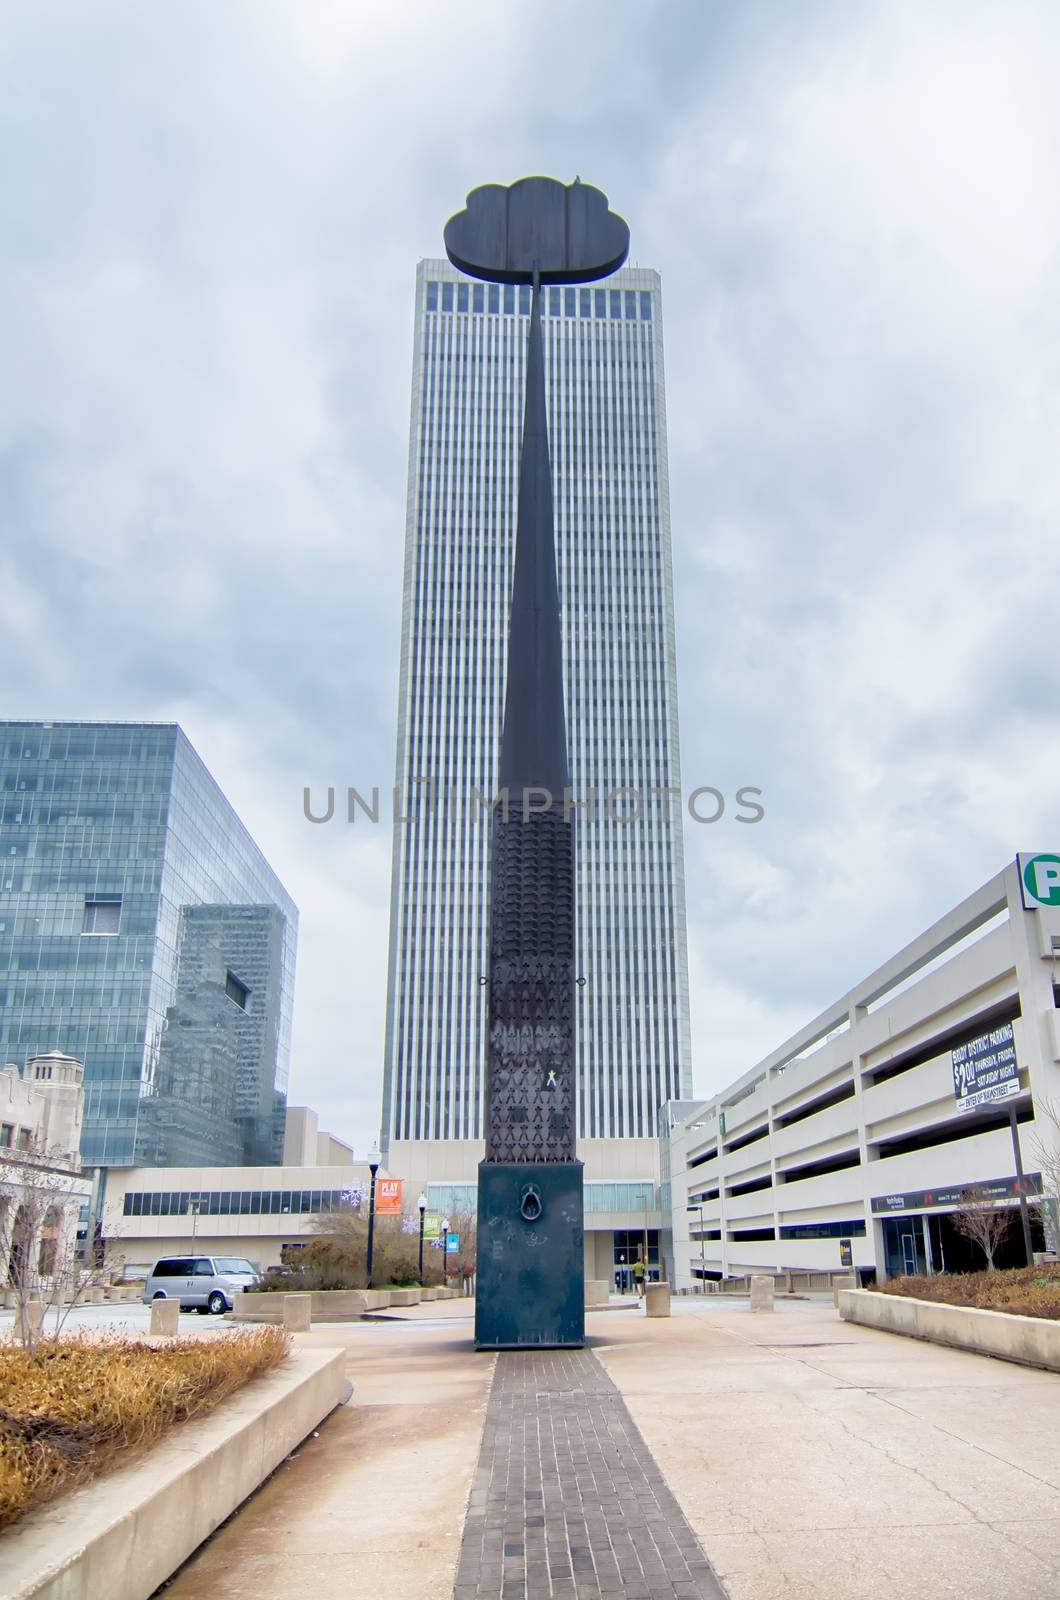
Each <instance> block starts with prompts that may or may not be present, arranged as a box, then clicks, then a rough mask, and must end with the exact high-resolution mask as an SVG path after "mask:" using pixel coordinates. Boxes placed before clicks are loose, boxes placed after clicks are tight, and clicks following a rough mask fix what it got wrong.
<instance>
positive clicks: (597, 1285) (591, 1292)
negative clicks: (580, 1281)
mask: <svg viewBox="0 0 1060 1600" xmlns="http://www.w3.org/2000/svg"><path fill="white" fill-rule="evenodd" d="M610 1297H611V1285H610V1284H609V1283H608V1281H607V1279H606V1278H586V1280H585V1305H586V1309H588V1308H589V1306H606V1305H607V1303H608V1300H609V1299H610Z"/></svg>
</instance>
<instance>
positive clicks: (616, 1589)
mask: <svg viewBox="0 0 1060 1600" xmlns="http://www.w3.org/2000/svg"><path fill="white" fill-rule="evenodd" d="M723 1593H724V1591H723V1590H722V1589H721V1588H720V1586H719V1584H718V1582H717V1580H716V1578H715V1577H714V1574H713V1572H712V1571H711V1569H710V1566H709V1564H708V1562H707V1560H706V1557H705V1556H704V1555H703V1552H702V1550H701V1549H700V1547H699V1543H698V1541H697V1539H696V1536H695V1534H694V1533H693V1532H692V1530H691V1528H690V1527H689V1525H688V1523H687V1522H686V1521H685V1518H684V1516H683V1514H682V1512H681V1511H680V1509H679V1507H678V1505H677V1502H676V1501H675V1499H674V1497H673V1495H672V1494H671V1493H670V1491H669V1489H668V1488H667V1487H666V1483H665V1482H664V1480H663V1477H662V1474H661V1473H660V1472H659V1469H658V1467H657V1466H656V1465H655V1461H654V1459H653V1457H652V1456H651V1454H650V1453H649V1451H648V1448H647V1446H646V1445H645V1443H644V1440H643V1439H642V1438H641V1436H640V1433H639V1432H638V1430H637V1428H636V1426H635V1424H634V1422H633V1419H632V1417H631V1416H630V1414H629V1412H628V1411H627V1409H626V1404H625V1401H624V1400H623V1399H622V1397H621V1395H620V1394H619V1392H618V1390H617V1389H616V1388H615V1386H614V1384H613V1383H612V1382H611V1379H610V1378H609V1377H608V1376H607V1374H606V1373H605V1372H604V1370H603V1368H602V1366H601V1365H600V1363H599V1361H597V1359H596V1357H595V1356H594V1355H592V1354H591V1353H590V1352H589V1351H588V1350H576V1351H566V1350H547V1351H545V1350H543V1351H540V1352H534V1353H526V1354H523V1353H519V1354H514V1353H505V1354H501V1355H499V1356H498V1357H497V1368H496V1372H495V1375H494V1379H493V1387H492V1389H491V1391H490V1399H489V1405H488V1407H487V1410H486V1425H485V1430H484V1432H483V1437H482V1449H481V1452H480V1454H479V1461H478V1468H477V1470H476V1472H475V1477H474V1479H473V1481H472V1485H471V1498H470V1501H469V1506H468V1513H467V1521H466V1523H465V1524H464V1537H463V1542H462V1544H461V1547H460V1561H459V1565H458V1567H457V1574H456V1588H455V1591H454V1600H553V1597H556V1600H560V1597H564V1600H722V1597H723Z"/></svg>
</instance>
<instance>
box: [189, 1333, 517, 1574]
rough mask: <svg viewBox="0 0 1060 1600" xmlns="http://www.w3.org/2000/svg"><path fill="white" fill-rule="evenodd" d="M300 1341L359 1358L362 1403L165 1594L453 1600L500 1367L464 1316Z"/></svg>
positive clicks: (306, 1449)
mask: <svg viewBox="0 0 1060 1600" xmlns="http://www.w3.org/2000/svg"><path fill="white" fill-rule="evenodd" d="M468 1303H469V1302H465V1303H464V1304H465V1305H466V1304H468ZM446 1304H451V1305H458V1304H460V1302H457V1301H452V1302H445V1301H442V1302H439V1304H438V1309H439V1310H441V1309H442V1307H444V1306H445V1305H446ZM416 1309H419V1308H416ZM429 1309H431V1308H430V1306H424V1307H423V1310H424V1311H427V1310H429ZM299 1342H300V1343H307V1344H312V1345H321V1346H327V1345H330V1346H343V1347H344V1348H345V1349H346V1350H347V1351H348V1357H347V1369H346V1370H347V1373H348V1376H349V1378H350V1381H351V1382H352V1383H353V1385H354V1394H353V1398H352V1400H351V1401H350V1403H349V1404H348V1405H346V1406H343V1407H340V1408H339V1409H338V1410H337V1411H335V1412H333V1414H332V1416H331V1417H330V1418H329V1419H328V1420H327V1421H326V1422H325V1423H323V1424H322V1425H321V1427H320V1429H319V1432H318V1435H317V1437H315V1438H310V1439H308V1440H306V1442H305V1444H303V1445H302V1446H301V1448H300V1449H299V1450H298V1451H296V1452H295V1454H294V1456H293V1457H291V1458H290V1459H289V1460H288V1461H287V1462H286V1463H285V1464H284V1465H283V1466H282V1467H280V1468H279V1469H278V1470H277V1471H276V1472H275V1473H274V1474H273V1476H272V1477H271V1478H270V1479H269V1480H268V1482H267V1483H266V1484H264V1485H263V1487H262V1488H261V1489H260V1490H259V1491H258V1493H257V1494H256V1495H254V1496H253V1498H252V1499H251V1500H249V1501H247V1503H246V1505H245V1506H244V1508H243V1510H242V1511H240V1512H237V1514H236V1515H235V1516H234V1517H232V1518H231V1520H230V1521H229V1522H227V1523H226V1524H225V1525H224V1526H223V1527H222V1528H220V1529H218V1531H217V1533H216V1534H214V1536H213V1538H212V1539H210V1540H209V1542H208V1543H207V1544H205V1545H204V1546H203V1547H202V1549H201V1550H200V1551H199V1553H198V1555H196V1556H193V1557H192V1559H191V1560H190V1561H189V1562H187V1563H186V1565H185V1566H184V1567H182V1568H181V1571H180V1572H179V1573H178V1574H177V1576H176V1578H174V1579H173V1580H172V1581H171V1582H170V1583H169V1584H168V1585H166V1586H164V1587H163V1589H162V1590H160V1591H159V1593H160V1594H164V1595H165V1597H166V1600H201V1597H202V1596H203V1595H205V1594H209V1595H210V1596H212V1597H213V1600H247V1597H248V1596H253V1597H254V1600H281V1597H282V1600H290V1597H291V1596H292V1595H295V1596H306V1595H312V1596H313V1597H314V1600H331V1597H332V1596H345V1595H350V1596H352V1595H362V1594H363V1595H371V1596H372V1600H451V1596H452V1592H453V1575H454V1573H455V1570H456V1561H457V1555H458V1552H459V1548H460V1537H461V1532H462V1529H463V1523H464V1513H465V1510H466V1507H467V1498H468V1491H469V1489H470V1484H471V1476H472V1473H473V1472H474V1468H475V1462H476V1460H477V1457H478V1450H479V1441H480V1438H481V1434H482V1422H483V1416H484V1414H485V1407H486V1399H487V1396H488V1392H489V1384H490V1378H491V1376H492V1372H493V1358H492V1357H491V1356H488V1355H476V1354H475V1352H474V1349H473V1347H472V1343H471V1331H470V1327H469V1326H468V1325H467V1323H466V1322H465V1323H461V1322H459V1321H456V1320H455V1319H454V1320H453V1325H452V1329H451V1330H450V1328H448V1327H446V1326H444V1325H442V1326H437V1325H435V1326H417V1325H416V1323H415V1322H412V1323H411V1325H408V1324H404V1323H402V1322H397V1321H395V1322H374V1321H371V1320H369V1321H367V1322H358V1323H344V1324H332V1325H330V1326H324V1327H321V1328H314V1329H313V1331H312V1332H311V1333H309V1334H302V1335H299Z"/></svg>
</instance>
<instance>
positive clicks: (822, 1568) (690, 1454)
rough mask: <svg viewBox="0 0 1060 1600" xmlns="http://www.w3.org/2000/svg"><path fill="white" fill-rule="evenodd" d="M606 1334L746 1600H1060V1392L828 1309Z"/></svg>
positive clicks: (702, 1529) (693, 1318)
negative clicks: (862, 1324) (846, 1319)
mask: <svg viewBox="0 0 1060 1600" xmlns="http://www.w3.org/2000/svg"><path fill="white" fill-rule="evenodd" d="M603 1337H604V1340H605V1342H604V1343H601V1344H598V1345H597V1346H596V1352H597V1354H598V1355H599V1356H600V1358H601V1360H602V1361H603V1363H604V1365H605V1367H606V1368H607V1371H608V1372H609V1373H610V1375H611V1377H612V1378H613V1380H614V1382H615V1384H616V1385H617V1386H618V1388H619V1389H620V1391H621V1392H622V1395H623V1397H624V1399H625V1401H626V1404H627V1405H628V1407H629V1410H630V1412H631V1414H632V1416H633V1418H634V1421H635V1422H636V1423H637V1425H638V1427H639V1428H640V1431H641V1433H642V1435H643V1437H644V1439H645V1442H646V1443H647V1445H648V1447H649V1448H650V1449H651V1451H652V1453H653V1455H654V1456H655V1460H656V1462H657V1464H658V1466H659V1467H660V1468H661V1470H662V1473H663V1475H664V1477H665V1478H666V1479H667V1481H668V1483H669V1485H670V1488H671V1490H672V1491H673V1493H674V1495H675V1497H676V1499H677V1501H678V1503H679V1505H680V1506H681V1508H682V1510H683V1511H684V1513H685V1515H686V1516H687V1518H688V1520H689V1522H690V1524H691V1526H692V1528H693V1529H694V1531H695V1533H696V1534H697V1536H698V1537H699V1539H700V1542H701V1544H702V1546H703V1548H704V1550H705V1552H706V1555H707V1557H708V1558H709V1560H710V1561H711V1563H712V1565H713V1567H714V1569H715V1571H716V1572H717V1573H718V1575H719V1577H720V1578H721V1579H722V1581H723V1582H724V1584H725V1587H726V1589H727V1590H728V1592H729V1594H730V1595H731V1596H732V1600H881V1597H882V1596H886V1597H887V1600H943V1597H946V1600H951V1597H956V1596H960V1600H1047V1597H1048V1600H1053V1597H1055V1596H1056V1595H1057V1594H1060V1377H1057V1376H1055V1375H1053V1374H1050V1373H1042V1372H1036V1371H1032V1370H1030V1369H1027V1368H1022V1367H1017V1366H1012V1365H1010V1364H1008V1363H1006V1362H1002V1361H995V1360H991V1359H990V1358H988V1357H985V1356H976V1355H965V1354H963V1353H961V1352H958V1351H950V1350H945V1349H940V1348H939V1347H937V1346H934V1345H928V1344H923V1343H920V1342H917V1341H914V1340H911V1339H904V1338H900V1337H898V1336H897V1335H893V1334H885V1333H878V1332H876V1331H875V1330H872V1329H867V1328H859V1327H855V1326H853V1325H852V1324H849V1323H844V1322H840V1320H839V1318H838V1317H837V1316H836V1314H835V1313H834V1312H833V1311H832V1309H831V1307H830V1305H826V1304H821V1303H820V1302H818V1303H816V1304H812V1303H811V1304H802V1305H796V1304H790V1305H785V1306H784V1307H783V1309H781V1310H778V1311H776V1312H775V1313H774V1314H773V1315H771V1316H770V1315H767V1314H761V1315H752V1314H751V1313H750V1312H746V1313H745V1314H743V1315H739V1316H738V1315H735V1314H729V1315H725V1316H718V1315H713V1314H712V1313H711V1311H710V1310H709V1309H704V1310H703V1311H702V1313H701V1314H698V1315H682V1316H680V1317H675V1318H674V1319H672V1320H671V1321H668V1322H667V1321H647V1320H644V1321H641V1322H640V1323H639V1324H638V1325H637V1326H635V1327H631V1326H629V1325H628V1324H626V1323H624V1322H619V1321H618V1319H614V1320H613V1322H612V1323H611V1324H610V1325H609V1326H608V1327H607V1329H606V1331H605V1332H604V1334H603Z"/></svg>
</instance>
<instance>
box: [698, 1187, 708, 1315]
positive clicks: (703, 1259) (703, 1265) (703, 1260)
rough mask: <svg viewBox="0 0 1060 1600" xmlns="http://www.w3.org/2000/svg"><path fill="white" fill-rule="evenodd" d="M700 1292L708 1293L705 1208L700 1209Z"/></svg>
mask: <svg viewBox="0 0 1060 1600" xmlns="http://www.w3.org/2000/svg"><path fill="white" fill-rule="evenodd" d="M699 1292H700V1294H706V1292H707V1242H706V1236H705V1235H704V1232H703V1207H702V1206H700V1208H699Z"/></svg>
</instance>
